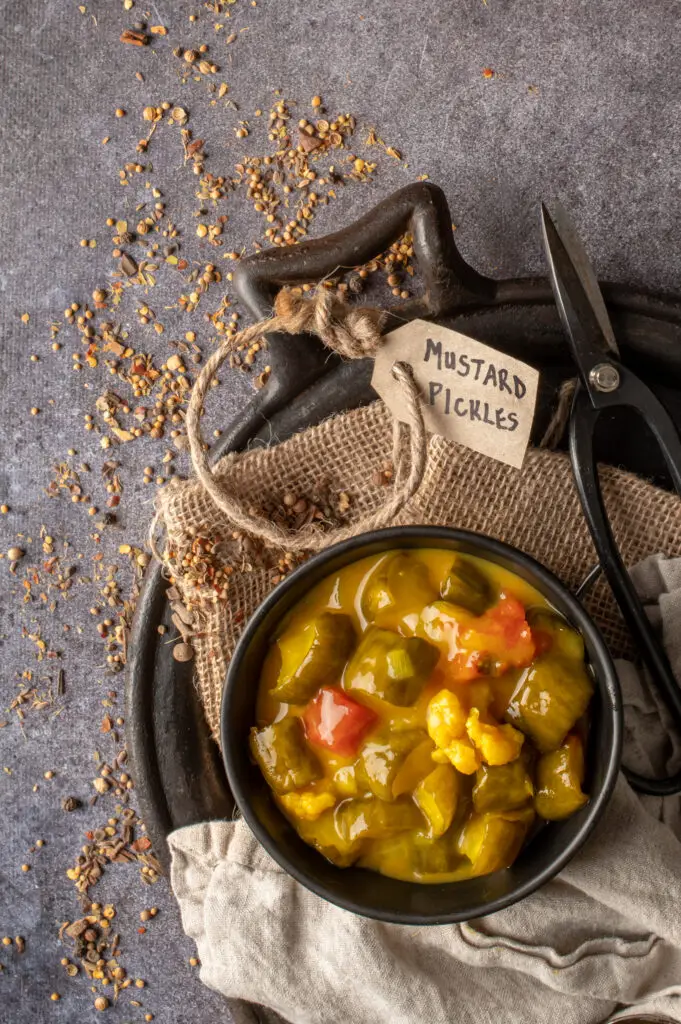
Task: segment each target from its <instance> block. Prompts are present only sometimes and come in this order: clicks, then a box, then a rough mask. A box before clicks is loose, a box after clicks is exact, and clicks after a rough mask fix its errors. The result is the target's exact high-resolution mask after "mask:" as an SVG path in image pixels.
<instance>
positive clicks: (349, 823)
mask: <svg viewBox="0 0 681 1024" xmlns="http://www.w3.org/2000/svg"><path fill="white" fill-rule="evenodd" d="M334 818H335V823H336V829H337V831H338V834H339V835H340V836H341V838H342V840H343V841H344V842H354V841H355V840H357V839H386V838H387V837H388V836H391V835H394V834H395V833H396V832H406V831H408V830H409V829H416V828H421V827H422V826H423V818H422V816H421V812H420V811H419V809H418V808H417V807H416V806H415V804H414V803H413V802H412V801H411V800H409V799H407V798H404V799H402V800H396V801H395V802H394V803H390V804H389V803H385V802H384V801H383V800H375V799H371V798H370V799H368V800H344V801H343V802H342V803H341V804H339V805H338V807H337V808H336V810H335V815H334Z"/></svg>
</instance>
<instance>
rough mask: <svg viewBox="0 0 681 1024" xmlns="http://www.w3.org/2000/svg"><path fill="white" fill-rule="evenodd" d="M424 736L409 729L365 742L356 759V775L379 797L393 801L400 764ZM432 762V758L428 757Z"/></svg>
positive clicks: (424, 738)
mask: <svg viewBox="0 0 681 1024" xmlns="http://www.w3.org/2000/svg"><path fill="white" fill-rule="evenodd" d="M427 739H428V737H427V736H426V734H425V733H424V732H421V731H419V730H411V731H409V732H402V733H396V734H394V735H392V736H389V737H384V738H382V739H377V740H372V741H370V742H369V743H365V744H364V747H363V748H362V753H361V758H360V764H361V767H360V778H362V779H364V780H365V781H366V783H367V786H368V788H369V789H370V790H371V792H372V793H373V794H374V796H377V797H378V798H379V800H393V799H394V798H395V797H394V795H393V785H394V783H395V779H396V778H397V776H398V774H399V772H400V770H401V769H402V767H403V766H404V763H405V761H406V759H407V757H408V755H409V754H410V753H411V751H412V750H414V748H415V747H417V746H418V745H419V744H420V743H422V742H423V741H424V740H425V741H427ZM431 764H432V760H431Z"/></svg>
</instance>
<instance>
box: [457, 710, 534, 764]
mask: <svg viewBox="0 0 681 1024" xmlns="http://www.w3.org/2000/svg"><path fill="white" fill-rule="evenodd" d="M466 732H467V733H468V737H469V739H470V740H471V742H472V743H474V744H475V746H476V747H477V748H478V750H479V751H480V754H481V756H482V760H483V761H485V763H486V764H492V765H494V764H508V763H509V761H515V759H516V757H518V755H519V753H520V748H521V747H522V745H523V742H524V740H525V737H524V736H523V734H522V733H521V732H519V731H518V729H514V728H513V726H512V725H492V724H488V723H487V722H481V721H480V712H479V711H478V709H477V708H471V711H470V714H469V716H468V719H467V721H466Z"/></svg>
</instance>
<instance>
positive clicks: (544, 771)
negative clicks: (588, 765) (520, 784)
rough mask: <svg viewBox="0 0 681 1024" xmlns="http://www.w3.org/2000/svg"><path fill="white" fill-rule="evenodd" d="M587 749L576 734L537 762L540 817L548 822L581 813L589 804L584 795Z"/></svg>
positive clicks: (537, 809)
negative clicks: (585, 752) (583, 784)
mask: <svg viewBox="0 0 681 1024" xmlns="http://www.w3.org/2000/svg"><path fill="white" fill-rule="evenodd" d="M583 781H584V748H583V747H582V741H581V740H580V738H579V736H576V735H575V734H574V733H572V734H571V735H570V736H568V737H567V739H566V740H565V742H564V743H563V745H562V746H561V747H559V749H558V750H552V751H551V753H549V754H544V755H543V757H540V758H539V761H538V763H537V795H536V796H535V798H534V806H535V809H536V811H537V814H539V815H540V817H542V818H545V819H546V820H547V821H561V820H562V819H563V818H569V817H570V816H571V815H572V814H574V813H575V812H576V811H578V810H580V808H582V807H583V806H584V804H585V803H587V801H588V799H589V798H588V796H587V795H586V793H583V792H582V782H583Z"/></svg>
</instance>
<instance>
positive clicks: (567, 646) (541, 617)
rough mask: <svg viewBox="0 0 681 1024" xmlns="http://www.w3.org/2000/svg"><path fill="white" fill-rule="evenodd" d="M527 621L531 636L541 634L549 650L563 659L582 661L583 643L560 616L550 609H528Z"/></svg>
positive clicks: (578, 635) (574, 630)
mask: <svg viewBox="0 0 681 1024" xmlns="http://www.w3.org/2000/svg"><path fill="white" fill-rule="evenodd" d="M527 621H528V624H529V626H530V629H531V630H532V633H533V634H535V635H536V634H538V633H539V634H543V635H544V636H545V637H548V639H549V641H550V643H551V650H552V651H553V652H554V653H555V654H558V655H560V656H561V657H563V658H568V659H574V660H575V661H584V641H583V639H582V637H581V635H580V634H579V633H578V632H577V630H576V629H573V628H572V626H570V625H569V624H568V623H567V622H566V621H565V619H564V618H563V617H562V615H558V613H557V612H554V611H552V610H551V609H550V608H528V610H527Z"/></svg>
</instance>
